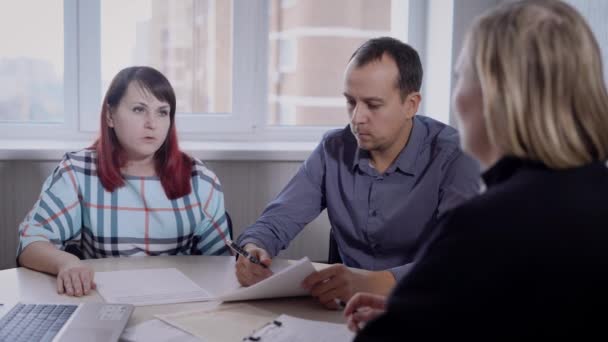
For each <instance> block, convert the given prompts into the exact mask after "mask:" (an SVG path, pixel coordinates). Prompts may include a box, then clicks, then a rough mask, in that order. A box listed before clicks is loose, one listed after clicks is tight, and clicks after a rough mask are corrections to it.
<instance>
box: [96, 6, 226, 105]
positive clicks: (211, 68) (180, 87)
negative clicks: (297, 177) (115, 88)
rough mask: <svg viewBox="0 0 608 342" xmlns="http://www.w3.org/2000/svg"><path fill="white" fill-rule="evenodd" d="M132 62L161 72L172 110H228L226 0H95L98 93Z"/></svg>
mask: <svg viewBox="0 0 608 342" xmlns="http://www.w3.org/2000/svg"><path fill="white" fill-rule="evenodd" d="M133 65H149V66H152V67H154V68H156V69H158V70H159V71H161V72H162V73H163V74H164V75H165V76H167V78H168V79H169V81H170V82H171V84H172V85H173V88H174V89H175V93H176V97H177V111H178V112H181V113H228V112H230V111H232V1H231V0H129V1H124V0H103V1H101V78H102V82H103V84H102V91H103V92H104V93H105V91H106V90H107V88H108V86H109V84H110V81H111V80H112V77H114V75H116V73H117V72H118V71H120V70H121V69H123V68H125V67H128V66H133Z"/></svg>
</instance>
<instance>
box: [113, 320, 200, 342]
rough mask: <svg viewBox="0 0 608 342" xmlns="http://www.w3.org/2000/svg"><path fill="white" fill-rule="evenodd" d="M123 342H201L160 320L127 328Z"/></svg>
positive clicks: (123, 335) (122, 338) (121, 338)
mask: <svg viewBox="0 0 608 342" xmlns="http://www.w3.org/2000/svg"><path fill="white" fill-rule="evenodd" d="M120 341H121V342H200V341H201V340H200V339H198V338H196V337H194V336H192V335H190V334H188V333H187V332H185V331H183V330H180V329H178V328H175V327H173V326H172V325H170V324H167V323H165V322H163V321H161V320H158V319H152V320H149V321H145V322H143V323H140V324H138V325H136V326H134V327H130V328H127V329H126V330H125V331H124V332H123V333H122V335H121V336H120Z"/></svg>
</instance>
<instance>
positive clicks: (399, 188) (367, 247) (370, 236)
mask: <svg viewBox="0 0 608 342" xmlns="http://www.w3.org/2000/svg"><path fill="white" fill-rule="evenodd" d="M413 120H414V121H413V128H412V132H411V134H410V137H409V140H408V142H407V145H406V146H405V148H404V149H403V150H402V151H401V152H400V154H399V155H398V157H397V159H396V160H395V162H394V163H393V164H392V165H391V166H390V167H389V168H388V169H387V170H386V171H385V172H384V173H382V174H380V173H378V171H377V170H376V169H374V168H373V167H372V166H371V165H370V155H369V152H368V151H365V150H361V149H359V148H358V147H357V141H356V139H355V137H354V136H353V134H352V132H351V131H350V128H349V127H346V128H344V129H341V130H334V131H331V132H329V133H328V134H326V135H325V137H324V138H323V140H322V141H321V143H320V144H319V145H318V146H317V148H316V149H315V150H314V151H313V152H312V154H311V155H310V156H309V157H308V159H307V160H306V161H305V162H304V163H303V165H302V166H301V167H300V169H299V170H298V173H297V174H296V175H295V176H294V177H293V178H292V179H291V181H290V182H289V183H288V184H287V186H285V188H284V189H283V191H281V193H279V195H278V196H277V198H276V199H275V200H273V201H272V202H271V203H270V204H269V205H268V206H267V207H266V209H265V210H264V212H263V213H262V216H261V217H260V218H259V219H258V220H257V221H256V222H255V223H254V224H253V225H252V226H250V227H248V228H247V229H246V230H245V231H244V232H243V234H241V236H240V237H239V239H238V243H239V244H240V245H244V244H246V243H249V242H252V243H255V244H256V245H258V246H260V247H262V248H264V249H265V250H267V251H268V252H269V253H270V254H272V255H277V254H278V253H279V251H280V250H281V249H285V248H286V247H287V246H288V244H289V242H290V241H291V240H292V239H293V238H294V237H295V236H296V235H297V234H298V233H299V232H300V231H301V230H302V229H303V228H304V226H306V224H308V223H309V222H311V221H312V220H313V219H315V218H316V217H317V216H318V215H319V214H320V213H321V211H323V210H324V209H327V211H328V216H329V221H330V223H331V226H332V229H333V234H334V235H335V238H336V243H337V245H338V250H339V252H340V256H341V257H342V260H343V262H344V264H345V265H347V266H350V267H356V268H363V269H367V270H390V271H391V272H392V273H393V274H394V276H395V278H396V279H397V280H398V279H399V278H400V277H401V276H402V275H403V274H404V273H405V272H406V271H407V269H408V267H409V266H408V265H407V264H408V263H409V262H411V261H412V259H413V257H414V255H415V253H416V250H417V249H418V247H419V246H420V245H421V244H422V241H423V240H424V239H425V238H426V235H427V234H428V232H430V231H431V229H430V228H431V226H432V225H433V224H434V223H435V222H436V220H437V219H438V218H439V217H440V216H441V215H442V214H443V213H445V212H446V210H448V209H450V208H452V207H454V206H456V205H457V204H459V203H461V202H462V201H464V200H465V199H467V198H469V197H471V196H473V195H474V194H476V193H477V192H478V189H479V175H480V169H479V165H478V164H477V163H476V162H475V161H473V160H472V159H471V158H469V157H468V156H466V155H464V154H463V152H462V151H461V150H460V148H459V143H458V134H457V131H456V130H455V129H453V128H452V127H450V126H447V125H444V124H442V123H440V122H438V121H435V120H433V119H431V118H428V117H424V116H415V117H414V119H413Z"/></svg>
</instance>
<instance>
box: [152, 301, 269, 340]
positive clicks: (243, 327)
mask: <svg viewBox="0 0 608 342" xmlns="http://www.w3.org/2000/svg"><path fill="white" fill-rule="evenodd" d="M276 316H277V315H276V314H274V313H272V312H269V311H266V310H261V309H258V308H256V307H254V306H251V305H247V304H227V305H223V306H222V307H219V308H215V309H207V310H197V311H184V312H178V313H172V314H162V315H156V317H158V318H160V319H162V320H163V321H165V322H167V323H169V324H171V325H172V326H175V327H177V328H180V329H182V330H184V331H187V332H189V333H190V334H192V335H194V336H196V337H198V338H200V339H201V341H205V342H225V341H242V339H243V336H247V335H249V334H251V333H252V332H254V331H255V330H256V329H258V328H259V327H261V326H263V325H264V324H265V323H266V322H268V321H270V320H272V319H273V318H274V317H276Z"/></svg>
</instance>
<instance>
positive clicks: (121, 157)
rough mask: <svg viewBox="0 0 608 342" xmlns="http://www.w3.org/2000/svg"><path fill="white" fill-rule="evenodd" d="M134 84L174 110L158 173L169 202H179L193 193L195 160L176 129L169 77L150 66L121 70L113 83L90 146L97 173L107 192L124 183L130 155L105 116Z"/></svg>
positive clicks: (158, 157)
mask: <svg viewBox="0 0 608 342" xmlns="http://www.w3.org/2000/svg"><path fill="white" fill-rule="evenodd" d="M131 82H137V84H138V85H139V86H140V87H142V88H143V89H145V90H148V91H149V92H150V93H152V94H153V95H154V97H156V98H157V99H158V100H159V101H164V102H167V103H168V104H169V106H170V107H171V110H170V118H171V125H170V126H169V132H168V134H167V138H166V139H165V142H164V143H163V145H162V146H161V147H160V148H159V149H158V151H156V153H155V154H154V160H155V168H156V173H157V174H158V176H159V177H160V182H161V184H162V186H163V189H164V190H165V194H166V195H167V197H168V198H169V199H176V198H180V197H183V196H185V195H187V194H189V193H190V192H191V191H192V186H191V185H190V177H191V173H192V159H191V158H190V157H189V156H188V155H186V154H185V153H183V152H182V151H180V149H179V146H178V143H177V132H176V130H175V92H174V91H173V87H172V86H171V84H170V83H169V81H168V80H167V78H166V77H165V76H164V75H163V74H162V73H160V72H159V71H158V70H156V69H153V68H150V67H142V66H136V67H130V68H126V69H123V70H121V71H120V72H119V73H118V74H117V75H116V76H114V79H113V80H112V83H111V84H110V87H109V88H108V91H107V92H106V96H105V97H104V100H103V105H102V107H101V131H100V135H99V138H98V139H97V141H95V143H94V144H93V145H92V146H91V149H94V150H95V151H97V160H96V165H97V174H98V176H99V179H100V181H101V184H102V185H103V187H104V188H105V189H106V190H107V191H110V192H112V191H114V190H116V189H117V188H120V187H121V186H123V185H124V184H125V181H124V178H123V176H122V174H121V173H120V168H121V167H123V166H125V165H126V163H127V161H128V160H127V156H126V153H125V151H124V149H123V148H122V146H121V145H120V141H118V138H117V137H116V133H115V132H114V129H113V128H112V127H109V126H108V122H107V120H106V116H107V115H108V114H109V111H110V109H112V108H116V107H117V106H118V104H119V103H120V101H121V100H122V98H123V96H124V94H125V93H126V91H127V87H128V86H129V84H131Z"/></svg>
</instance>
